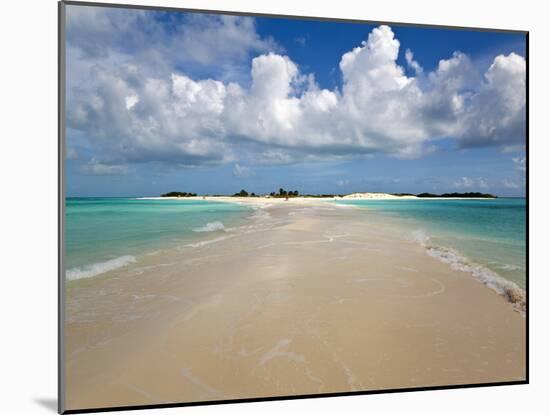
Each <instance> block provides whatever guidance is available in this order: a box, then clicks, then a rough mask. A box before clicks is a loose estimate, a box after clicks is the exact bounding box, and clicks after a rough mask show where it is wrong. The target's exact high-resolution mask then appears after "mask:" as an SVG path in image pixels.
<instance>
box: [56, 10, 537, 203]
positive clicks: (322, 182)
mask: <svg viewBox="0 0 550 415" xmlns="http://www.w3.org/2000/svg"><path fill="white" fill-rule="evenodd" d="M66 27H67V44H66V47H67V113H66V119H67V146H66V147H67V171H68V174H67V194H68V196H138V195H158V194H160V193H164V192H167V191H172V190H179V191H189V192H197V193H201V194H202V193H209V194H227V193H234V192H237V191H239V190H240V189H241V188H245V189H247V190H249V191H254V192H256V193H266V192H271V191H274V190H277V189H279V188H280V187H284V188H287V189H298V190H299V191H300V192H302V193H351V192H355V191H383V192H412V193H419V192H425V191H428V192H437V193H441V192H449V191H460V192H463V191H482V192H491V193H495V194H498V195H500V196H522V195H524V193H525V123H526V121H525V76H526V67H525V37H524V36H523V35H521V34H510V33H492V32H475V31H457V30H442V29H426V28H413V27H401V26H397V25H392V26H391V27H390V26H386V25H370V24H350V23H336V22H313V21H301V20H292V19H271V18H270V19H268V18H256V19H254V18H250V17H239V16H222V15H205V14H192V13H178V12H156V11H143V10H127V9H114V8H103V7H90V6H67V21H66Z"/></svg>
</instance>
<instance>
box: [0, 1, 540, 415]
mask: <svg viewBox="0 0 550 415" xmlns="http://www.w3.org/2000/svg"><path fill="white" fill-rule="evenodd" d="M133 1H136V2H139V3H140V4H147V5H164V6H174V7H188V8H210V9H218V10H235V11H249V12H261V13H276V14H294V15H304V16H307V15H309V16H320V17H342V18H353V19H368V20H385V21H401V22H411V23H433V24H443V25H459V26H474V27H497V28H506V29H521V30H529V31H530V71H529V76H530V84H531V87H530V127H531V131H530V160H529V161H530V163H529V164H530V190H531V195H530V205H531V207H530V220H531V227H530V233H531V235H530V259H531V260H530V264H531V270H530V300H531V301H530V307H531V320H530V323H531V327H530V332H531V338H530V358H531V366H530V373H531V379H530V380H531V384H530V385H520V386H508V387H498V388H495V387H492V388H478V389H467V390H449V391H434V392H417V393H398V394H387V395H371V396H359V397H345V398H325V399H307V400H299V401H282V402H267V403H251V404H239V405H235V404H233V405H223V406H209V407H191V408H175V409H165V410H157V411H141V412H139V413H140V414H141V413H143V414H144V415H145V414H153V413H155V414H156V413H158V414H175V413H178V414H202V415H207V414H219V413H223V414H245V415H246V414H256V413H258V411H261V413H263V414H279V413H281V412H282V411H285V412H290V413H293V412H297V413H306V412H307V413H309V412H317V413H327V414H329V413H335V412H341V413H344V412H345V413H351V414H359V413H365V412H368V413H371V414H377V413H407V414H423V415H429V414H438V415H439V414H442V413H444V414H465V413H489V412H492V413H498V414H514V415H517V414H518V413H541V412H545V411H546V410H547V409H548V396H547V395H548V393H549V388H548V387H549V386H550V380H549V376H550V373H549V370H548V369H549V361H550V359H549V356H550V344H549V343H550V342H549V339H550V333H549V327H550V325H549V321H548V302H549V295H550V284H549V281H550V276H549V275H548V267H547V266H546V263H547V260H546V257H547V256H548V254H547V253H546V251H547V250H548V248H547V239H546V238H545V234H546V233H547V232H548V216H546V217H545V216H543V214H544V213H545V210H544V202H545V201H547V200H548V197H547V194H548V192H549V189H548V186H544V184H546V183H545V179H547V177H545V174H547V173H548V168H547V166H548V165H549V164H550V152H548V149H549V145H548V139H549V131H548V118H549V116H548V112H549V108H548V106H547V103H546V96H547V94H549V92H550V91H549V89H548V79H549V78H550V77H549V76H548V73H549V59H548V56H549V52H548V51H549V48H548V45H549V43H550V39H549V25H548V13H547V10H545V7H544V2H536V3H535V2H534V1H533V2H529V1H522V2H518V1H514V2H511V1H503V0H491V1H489V0H485V1H480V0H460V1H447V2H446V1H441V0H434V1H428V0H416V1H410V0H391V1H369V2H366V1H358V0H337V1H328V2H319V1H312V0H310V1H306V0H265V1H263V2H259V1H254V0H202V1H201V0H173V1H167V0H164V1H163V0H153V1H147V0H133ZM128 2H130V0H128ZM0 16H1V24H0V30H1V37H0V41H1V45H2V47H1V49H0V56H1V57H2V61H1V63H0V75H1V76H0V80H1V89H0V102H1V105H2V107H1V112H0V114H1V118H0V131H1V133H0V169H1V170H0V177H1V184H2V187H1V189H0V194H1V195H2V198H1V204H0V221H1V222H0V235H1V245H0V253H1V262H0V270H1V272H0V283H1V285H0V307H1V312H0V316H1V319H2V324H1V326H0V328H1V331H0V332H1V333H2V341H1V342H0V345H1V346H0V347H1V351H2V353H1V354H0V356H1V359H2V360H1V366H0V380H1V383H2V392H3V393H2V395H1V396H0V407H1V409H0V411H1V412H2V413H24V414H48V413H49V414H52V413H54V409H53V408H54V407H55V398H56V389H57V387H56V382H57V377H56V376H57V373H56V370H57V369H56V368H57V355H56V347H57V344H56V342H57V314H56V313H57V311H56V310H57V282H56V279H57V268H56V267H57V242H56V238H57V217H56V212H57V200H56V193H57V4H56V1H55V0H25V1H9V2H8V1H6V2H3V4H2V9H1V12H0ZM544 192H546V195H545V194H544ZM457 312H459V310H457ZM543 408H546V410H545V409H543ZM546 413H547V412H546Z"/></svg>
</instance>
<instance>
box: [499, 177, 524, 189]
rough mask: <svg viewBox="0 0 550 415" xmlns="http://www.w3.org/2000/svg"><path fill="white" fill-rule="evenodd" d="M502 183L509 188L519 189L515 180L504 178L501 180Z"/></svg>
mask: <svg viewBox="0 0 550 415" xmlns="http://www.w3.org/2000/svg"><path fill="white" fill-rule="evenodd" d="M502 185H503V186H504V187H507V188H509V189H519V188H520V187H521V186H520V184H519V183H518V182H517V181H515V180H510V179H504V180H503V181H502Z"/></svg>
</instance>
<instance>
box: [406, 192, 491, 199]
mask: <svg viewBox="0 0 550 415" xmlns="http://www.w3.org/2000/svg"><path fill="white" fill-rule="evenodd" d="M416 197H443V198H447V197H448V198H453V197H459V198H475V199H480V198H481V199H496V198H497V196H495V195H492V194H490V193H479V192H467V193H443V194H441V195H436V194H433V193H420V194H418V195H416Z"/></svg>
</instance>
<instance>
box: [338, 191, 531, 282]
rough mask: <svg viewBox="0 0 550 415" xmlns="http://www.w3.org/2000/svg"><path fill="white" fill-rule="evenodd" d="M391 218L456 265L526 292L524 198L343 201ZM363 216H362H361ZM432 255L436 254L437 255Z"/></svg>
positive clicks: (341, 202)
mask: <svg viewBox="0 0 550 415" xmlns="http://www.w3.org/2000/svg"><path fill="white" fill-rule="evenodd" d="M337 203H340V204H348V205H354V206H359V207H364V208H366V209H367V210H368V212H369V213H371V214H372V213H376V214H380V215H383V216H384V217H391V218H394V219H396V220H398V221H399V222H401V223H402V224H403V225H405V226H406V227H408V228H409V230H410V232H411V235H413V237H415V238H416V239H417V240H418V241H419V242H421V243H424V244H427V245H429V246H430V247H431V248H432V252H439V253H440V256H441V257H442V259H444V260H446V262H451V263H454V264H461V265H463V264H466V263H467V262H466V261H468V262H469V263H472V264H475V265H480V266H482V267H485V268H487V269H489V270H491V271H492V272H494V273H496V274H498V275H499V276H501V277H503V278H505V279H506V280H509V281H512V282H514V283H516V284H517V285H519V286H520V287H521V288H525V280H526V261H527V256H526V203H525V199H523V198H517V199H516V198H499V199H483V200H478V199H476V200H474V199H469V200H468V199H453V200H441V199H437V200H436V199H421V200H416V199H413V200H372V201H371V200H346V201H338V202H337ZM365 213H366V212H365ZM436 249H438V250H437V251H436Z"/></svg>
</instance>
